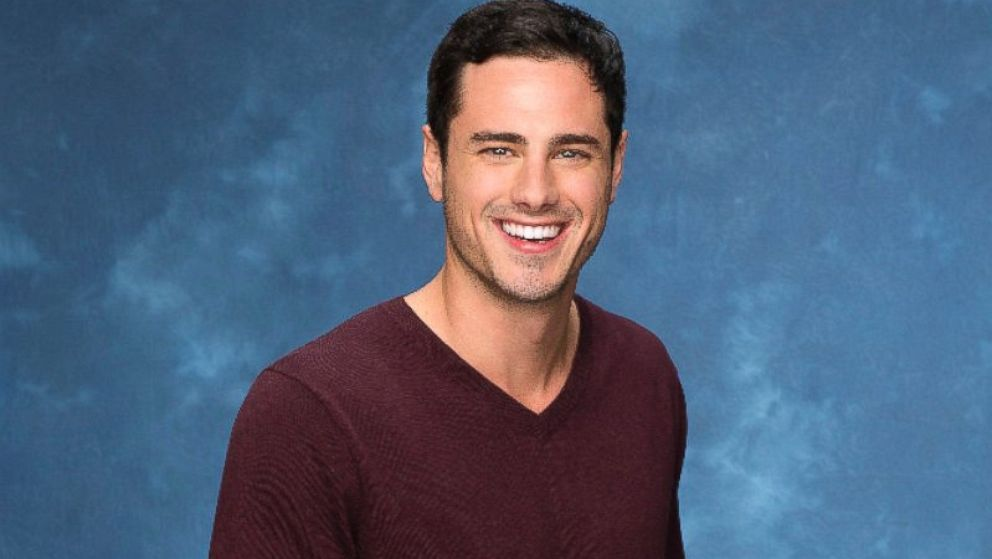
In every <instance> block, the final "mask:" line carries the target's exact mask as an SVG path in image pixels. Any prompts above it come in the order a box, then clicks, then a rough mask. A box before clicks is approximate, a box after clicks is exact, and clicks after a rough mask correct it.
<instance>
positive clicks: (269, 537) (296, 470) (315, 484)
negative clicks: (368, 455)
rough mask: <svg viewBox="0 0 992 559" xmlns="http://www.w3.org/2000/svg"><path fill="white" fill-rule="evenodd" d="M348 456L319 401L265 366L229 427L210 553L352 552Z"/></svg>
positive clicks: (220, 557) (354, 480)
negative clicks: (229, 435) (231, 425)
mask: <svg viewBox="0 0 992 559" xmlns="http://www.w3.org/2000/svg"><path fill="white" fill-rule="evenodd" d="M354 463H355V462H354V458H353V455H352V453H351V452H350V450H349V447H348V444H347V439H346V438H345V437H344V436H343V429H342V428H341V427H340V425H339V424H338V423H337V422H335V421H334V420H333V418H332V416H331V414H330V413H329V412H328V409H327V407H326V406H325V405H324V403H323V402H322V401H321V400H320V399H319V398H318V397H317V396H316V395H314V394H313V393H312V392H311V391H310V390H309V389H308V388H307V387H305V386H304V385H303V384H301V383H300V382H299V381H297V380H295V379H292V378H290V377H288V376H285V375H283V374H281V373H279V372H276V371H273V370H266V371H265V372H263V373H262V374H261V375H259V377H258V378H257V379H256V380H255V383H254V384H253V385H252V388H251V390H250V391H249V393H248V396H247V397H246V398H245V402H244V404H243V405H242V407H241V410H240V411H239V412H238V417H237V419H236V420H235V422H234V428H233V429H232V432H231V441H230V444H229V446H228V451H227V461H226V463H225V465H224V474H223V478H222V480H221V487H220V496H219V498H218V502H217V514H216V517H215V519H214V529H213V536H212V538H211V543H210V557H211V558H213V559H226V558H238V559H255V558H259V559H261V558H273V559H275V558H290V557H292V558H307V557H332V558H346V557H355V556H356V547H355V541H354V540H355V537H354V534H355V524H354V516H355V511H354V510H352V508H353V507H352V504H353V503H355V502H356V500H355V498H354V496H355V492H356V491H357V489H358V487H359V483H358V475H357V473H356V468H355V466H354Z"/></svg>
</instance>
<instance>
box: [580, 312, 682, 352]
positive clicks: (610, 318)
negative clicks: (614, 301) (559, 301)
mask: <svg viewBox="0 0 992 559" xmlns="http://www.w3.org/2000/svg"><path fill="white" fill-rule="evenodd" d="M576 304H578V305H579V309H580V313H581V316H582V318H583V319H585V321H584V322H583V324H582V328H583V329H586V330H587V331H588V334H589V342H590V345H592V346H593V347H594V348H595V349H596V350H597V351H599V352H606V353H610V354H614V355H626V356H631V357H635V358H645V359H648V360H651V361H654V362H658V363H663V364H665V365H667V366H671V367H673V369H674V366H673V365H672V360H671V358H670V356H669V355H668V349H667V348H666V347H665V344H663V343H662V341H661V340H660V339H659V338H658V336H656V335H655V334H654V333H653V332H652V331H651V330H649V329H647V328H646V327H644V326H642V325H640V324H638V323H637V322H634V321H633V320H631V319H629V318H626V317H624V316H620V315H618V314H614V313H612V312H610V311H607V310H605V309H603V308H602V307H600V306H598V305H596V304H594V303H592V302H590V301H589V300H587V299H584V298H581V297H576Z"/></svg>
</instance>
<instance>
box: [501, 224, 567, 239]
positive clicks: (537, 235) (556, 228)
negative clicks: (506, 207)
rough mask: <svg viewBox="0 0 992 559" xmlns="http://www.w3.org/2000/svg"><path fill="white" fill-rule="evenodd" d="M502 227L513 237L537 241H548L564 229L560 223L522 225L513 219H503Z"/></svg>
mask: <svg viewBox="0 0 992 559" xmlns="http://www.w3.org/2000/svg"><path fill="white" fill-rule="evenodd" d="M500 227H501V228H502V229H503V232H504V233H506V234H507V235H509V236H511V237H514V238H517V239H524V240H527V241H533V242H537V243H542V242H547V241H550V240H551V239H554V238H555V237H557V236H558V234H559V233H561V229H562V226H561V225H558V224H553V225H522V224H520V223H513V222H512V221H501V222H500Z"/></svg>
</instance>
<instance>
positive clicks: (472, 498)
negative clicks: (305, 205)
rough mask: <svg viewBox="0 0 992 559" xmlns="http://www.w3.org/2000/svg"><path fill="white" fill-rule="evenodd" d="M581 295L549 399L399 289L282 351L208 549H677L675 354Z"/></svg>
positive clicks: (229, 470) (255, 393)
mask: <svg viewBox="0 0 992 559" xmlns="http://www.w3.org/2000/svg"><path fill="white" fill-rule="evenodd" d="M575 301H576V306H577V308H578V311H579V324H580V328H579V342H578V347H577V349H576V354H575V358H574V360H573V364H572V370H571V371H570V373H569V375H568V378H567V379H566V381H565V384H564V386H563V387H562V389H561V392H560V393H559V394H558V396H557V397H556V398H555V399H554V401H552V403H551V404H550V405H549V406H548V407H547V408H545V409H544V410H543V411H542V412H541V413H535V412H533V411H532V410H530V409H528V408H527V407H526V406H524V405H523V404H521V403H519V402H518V401H516V400H514V399H513V398H512V397H511V396H510V395H508V394H507V393H505V392H503V391H502V390H501V389H500V388H499V387H497V386H496V385H495V384H493V383H492V382H491V381H489V380H488V379H487V378H486V377H485V376H483V375H482V374H481V373H480V372H478V371H477V370H475V369H474V368H472V367H471V366H470V365H469V364H468V363H466V362H465V361H464V360H463V359H462V358H461V357H459V356H458V354H457V353H455V351H454V350H452V349H451V348H450V347H449V346H447V345H446V344H445V343H444V342H443V341H442V340H441V339H440V338H438V336H437V335H436V334H435V333H434V332H433V331H432V330H431V329H430V328H429V327H428V326H427V325H426V324H424V322H423V321H421V320H420V318H419V317H418V316H417V315H416V313H414V312H413V310H412V309H411V308H410V307H409V306H408V305H407V303H406V302H405V301H404V300H403V299H402V298H396V299H393V300H390V301H387V302H385V303H382V304H380V305H378V306H376V307H373V308H371V309H369V310H367V311H364V312H362V313H361V314H359V315H356V316H355V317H353V318H352V319H350V320H348V321H347V322H345V323H343V324H341V325H340V326H339V327H337V328H335V329H334V330H332V331H331V332H329V333H328V334H325V335H324V336H322V337H320V338H317V339H316V340H314V341H312V342H310V343H309V344H307V345H305V346H303V347H301V348H300V349H298V350H296V351H294V352H292V353H290V354H289V355H287V356H286V357H283V358H282V359H280V360H278V361H277V362H275V363H274V364H272V365H271V366H270V367H268V368H267V369H266V370H265V371H263V372H262V373H261V374H260V375H259V376H258V378H257V379H256V380H255V382H254V384H253V385H252V387H251V389H250V391H249V393H248V396H247V397H246V399H245V402H244V404H243V405H242V407H241V410H240V411H239V413H238V416H237V419H236V420H235V424H234V428H233V430H232V433H231V441H230V446H229V448H228V455H227V462H226V464H225V467H224V474H223V479H222V483H221V490H220V497H219V500H218V505H217V514H216V518H215V523H214V532H213V538H212V541H211V550H210V556H211V557H214V558H229V557H230V558H235V557H237V558H240V559H245V558H248V559H250V558H255V557H259V558H260V557H272V558H284V557H285V558H290V557H293V558H299V557H315V558H316V557H348V558H363V559H373V558H376V559H377V558H390V559H394V558H405V557H410V558H488V557H493V558H496V557H499V558H508V557H514V558H558V557H561V558H565V557H576V558H579V557H582V558H592V557H632V558H634V557H636V558H641V557H659V558H660V557H664V558H680V557H683V556H684V553H683V550H682V537H681V531H680V528H679V516H678V497H677V489H678V480H679V475H680V472H681V468H682V459H683V455H684V451H685V437H686V417H685V401H684V397H683V394H682V389H681V386H680V384H679V381H678V377H677V374H676V370H675V367H674V365H673V364H672V361H671V359H670V358H669V356H668V353H667V351H666V350H665V348H664V346H663V345H662V343H661V342H660V341H659V340H658V339H657V337H655V336H654V335H653V334H651V333H650V332H649V331H648V330H646V329H644V328H643V327H641V326H638V325H637V324H635V323H634V322H632V321H630V320H627V319H625V318H622V317H619V316H617V315H614V314H611V313H609V312H607V311H605V310H603V309H601V308H599V307H597V306H596V305H594V304H592V303H590V302H589V301H587V300H585V299H583V298H581V297H576V299H575Z"/></svg>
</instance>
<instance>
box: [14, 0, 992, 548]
mask: <svg viewBox="0 0 992 559" xmlns="http://www.w3.org/2000/svg"><path fill="white" fill-rule="evenodd" d="M468 5H469V4H468V3H466V2H447V1H445V2H442V1H434V2H416V3H414V2H396V1H393V2H384V3H371V2H370V3H365V2H355V1H351V2H315V1H308V2H305V1H301V2H285V3H283V2H259V1H254V2H251V1H233V0H225V1H211V2H192V1H176V2H165V1H155V0H133V1H119V2H111V1H89V2H66V1H63V2H43V1H35V0H0V65H2V67H0V288H2V289H0V291H2V293H0V557H4V558H7V557H10V558H42V557H78V558H105V557H128V558H132V557H134V558H139V557H140V558H187V557H202V556H204V555H205V554H206V550H207V545H208V541H209V537H210V529H211V522H212V517H213V511H214V506H215V503H216V497H217V489H218V483H219V478H220V473H221V468H222V465H223V460H224V453H225V447H226V442H227V436H228V433H229V430H230V427H231V423H232V421H233V418H234V414H235V412H236V411H237V408H238V405H239V404H240V402H241V399H242V398H243V397H244V394H245V391H246V389H247V387H248V385H249V383H250V382H251V381H252V379H253V377H254V376H255V374H256V373H257V372H258V371H259V370H260V369H261V368H262V367H263V366H264V365H265V364H267V363H268V362H269V361H271V360H272V359H274V358H276V357H277V356H279V355H280V354H282V353H284V352H286V351H287V350H289V349H291V348H293V347H295V346H297V345H299V344H301V343H303V342H305V341H307V340H309V339H310V338H312V337H314V336H316V335H318V334H320V333H322V332H323V331H325V330H327V329H329V328H330V327H332V326H334V325H335V324H336V323H338V322H340V321H341V320H343V319H345V318H346V317H348V316H349V315H351V314H353V313H355V312H357V311H359V310H361V309H363V308H365V307H367V306H370V305H372V304H374V303H376V302H379V301H382V300H384V299H387V298H390V297H392V296H394V295H397V294H400V293H404V292H408V291H410V290H413V289H415V288H416V287H418V286H419V285H421V284H422V283H423V282H425V281H426V280H427V279H429V277H430V276H431V275H432V274H433V272H434V271H435V270H436V269H437V267H438V266H439V264H440V262H441V256H442V222H441V214H440V210H439V208H438V207H437V206H435V205H433V204H432V203H431V202H430V200H429V198H428V196H427V194H426V191H425V188H424V186H423V183H422V179H421V177H420V172H419V156H418V154H419V153H420V133H419V130H418V127H419V126H420V124H421V123H422V122H423V120H424V116H423V113H424V111H423V104H424V89H425V77H424V76H425V69H426V66H427V63H428V60H429V57H430V54H431V51H432V49H433V47H434V45H435V44H436V42H437V40H438V39H439V38H440V37H441V35H442V34H443V33H444V31H445V29H446V27H447V24H448V22H450V21H451V20H452V19H453V18H454V17H455V16H456V15H457V14H458V13H460V12H461V11H462V10H463V9H464V8H466V7H467V6H468ZM580 6H582V7H584V8H586V9H587V10H589V11H591V12H592V13H594V14H596V15H598V16H599V17H601V18H603V19H604V20H605V21H606V22H607V23H608V24H609V25H610V26H611V27H612V28H613V29H614V30H615V31H616V33H617V34H618V35H619V36H620V38H621V40H622V41H623V43H624V46H625V50H626V53H627V58H628V67H629V87H630V99H629V113H628V126H629V128H630V131H631V144H630V149H629V152H628V153H629V159H628V165H627V169H626V171H627V172H626V177H625V180H624V182H623V185H622V187H621V190H620V194H619V198H618V201H617V203H616V204H615V205H614V207H613V212H612V215H611V221H610V224H609V226H608V228H607V234H606V237H605V238H604V241H603V243H602V245H601V246H600V250H599V251H598V253H597V255H596V256H595V257H594V258H593V260H592V261H591V262H590V264H589V266H588V267H587V269H586V271H585V274H584V276H583V278H582V282H581V286H580V291H581V292H582V293H584V294H585V295H586V296H588V297H589V298H591V299H592V300H594V301H596V302H598V303H600V304H602V305H604V306H606V307H607V308H610V309H612V310H615V311H618V312H620V313H623V314H627V315H629V316H631V317H633V318H635V319H637V320H639V321H641V322H642V323H644V324H646V325H647V326H649V327H650V328H651V329H653V330H654V331H655V332H656V333H658V334H659V335H660V336H661V337H662V338H663V339H664V340H665V341H666V343H667V344H668V346H669V349H670V350H671V353H672V355H673V356H674V358H675V360H676V362H677V363H678V365H679V367H680V369H681V374H682V379H683V383H684V385H685V389H686V392H687V395H688V404H689V411H690V424H691V425H690V438H689V448H688V455H687V461H686V465H685V475H684V478H683V485H682V505H683V514H684V530H685V537H686V542H687V547H688V552H689V554H690V555H691V556H692V557H694V558H714V559H718V558H729V557H734V558H738V557H740V558H756V559H757V558H761V559H767V558H772V559H777V558H793V557H803V558H805V557H823V558H838V557H859V558H860V557H880V558H890V557H891V558H937V557H940V558H952V559H980V558H988V557H992V513H990V509H989V502H990V501H992V482H990V476H989V472H990V471H992V451H990V447H992V442H990V434H989V432H990V427H992V424H990V413H992V409H990V408H992V381H990V376H992V249H990V246H989V245H990V244H992V217H990V216H992V162H990V161H992V147H990V146H992V2H990V1H988V0H958V1H954V0H946V1H937V0H912V1H910V0H878V1H826V0H823V1H805V2H786V1H784V0H775V1H761V0H758V1H716V0H713V1H703V0H660V1H655V2H647V1H624V2H616V1H606V0H589V1H584V2H581V3H580Z"/></svg>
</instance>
